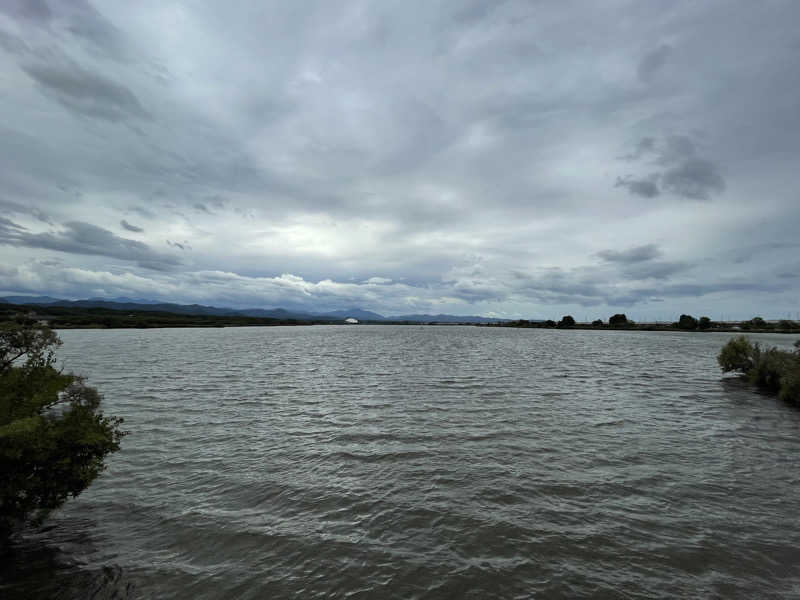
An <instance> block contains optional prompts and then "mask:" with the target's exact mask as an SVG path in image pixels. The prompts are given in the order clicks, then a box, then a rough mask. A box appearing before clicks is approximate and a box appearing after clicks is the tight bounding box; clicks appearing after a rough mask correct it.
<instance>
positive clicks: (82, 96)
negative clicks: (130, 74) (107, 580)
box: [22, 63, 150, 122]
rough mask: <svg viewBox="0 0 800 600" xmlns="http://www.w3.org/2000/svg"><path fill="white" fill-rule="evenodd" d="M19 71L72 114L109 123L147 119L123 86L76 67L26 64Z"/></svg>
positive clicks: (70, 65)
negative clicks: (21, 70) (23, 72)
mask: <svg viewBox="0 0 800 600" xmlns="http://www.w3.org/2000/svg"><path fill="white" fill-rule="evenodd" d="M22 69H23V70H24V71H25V72H26V73H27V74H28V75H29V76H30V77H31V78H32V79H33V80H34V81H36V82H37V83H38V84H39V85H40V86H42V88H43V90H44V91H45V92H46V93H47V94H49V95H52V96H53V97H54V98H55V99H56V100H57V101H58V102H59V103H60V104H61V105H62V106H64V107H65V108H67V109H68V110H70V111H72V112H74V113H77V114H80V115H83V116H87V117H92V118H97V119H104V120H107V121H112V122H118V121H125V120H127V119H130V118H137V119H148V118H150V116H149V114H148V113H147V111H146V110H145V109H144V107H143V106H142V105H141V104H140V102H139V100H138V98H137V97H136V96H135V95H134V94H133V92H131V91H130V90H129V89H128V88H126V87H125V86H124V85H122V84H119V83H117V82H115V81H112V80H111V79H108V78H107V77H105V76H103V75H100V74H98V73H93V72H90V71H87V70H85V69H83V68H81V67H80V66H78V65H77V64H74V63H73V64H69V63H65V64H62V65H59V66H55V65H48V64H43V63H28V64H23V65H22Z"/></svg>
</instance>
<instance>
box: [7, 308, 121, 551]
mask: <svg viewBox="0 0 800 600" xmlns="http://www.w3.org/2000/svg"><path fill="white" fill-rule="evenodd" d="M60 343H61V342H60V340H59V339H58V337H57V336H56V335H55V333H53V331H51V330H50V329H48V328H42V327H37V326H35V325H34V324H33V323H32V322H30V321H27V322H15V323H6V324H3V325H2V327H0V473H2V479H0V538H2V537H5V536H7V535H8V534H10V533H11V532H12V531H13V529H14V528H15V527H16V526H18V525H21V524H24V523H33V524H36V523H40V522H41V521H42V519H44V517H46V516H47V514H48V513H49V512H50V511H52V510H53V509H56V508H58V507H59V506H61V505H62V504H63V503H64V502H65V501H66V500H67V498H68V497H70V496H72V497H75V496H77V495H78V494H80V493H81V492H82V491H83V490H84V489H85V488H86V487H87V486H88V485H89V484H90V483H91V482H92V481H93V480H94V479H95V478H96V477H97V476H98V475H99V474H100V473H101V472H102V471H103V469H104V468H105V463H104V458H105V457H106V455H108V454H109V453H111V452H115V451H116V450H118V449H119V442H120V439H121V437H122V436H123V435H124V433H123V432H122V431H120V429H119V426H120V424H121V422H122V419H118V418H115V417H105V416H103V413H102V412H100V410H99V407H100V394H98V393H97V390H95V389H94V388H91V387H88V386H87V385H85V383H84V381H83V379H81V378H80V377H77V376H75V375H72V374H64V373H62V372H61V371H58V370H56V369H55V367H54V364H55V357H54V349H55V347H57V346H58V345H59V344H60ZM18 360H24V362H23V363H22V364H21V365H19V366H16V362H17V361H18Z"/></svg>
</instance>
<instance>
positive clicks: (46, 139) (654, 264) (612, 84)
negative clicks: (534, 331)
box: [0, 0, 800, 320]
mask: <svg viewBox="0 0 800 600" xmlns="http://www.w3.org/2000/svg"><path fill="white" fill-rule="evenodd" d="M798 23H800V3H798V2H794V1H787V2H779V1H774V2H732V1H725V2H715V1H711V0H704V1H703V2H696V1H690V2H666V1H653V2H641V1H638V0H637V1H631V2H623V1H611V0H609V1H604V2H588V1H586V2H566V1H563V0H559V1H557V2H556V1H553V2H533V1H525V2H500V1H492V2H489V1H486V2H484V1H481V2H475V1H452V2H436V1H426V2H415V1H412V2H409V1H407V0H406V1H403V2H394V1H383V0H381V1H377V0H376V1H372V2H350V1H341V2H306V1H298V2H285V1H282V2H261V1H259V2H237V1H231V0H226V1H225V2H217V1H212V0H208V1H205V2H202V1H199V0H195V1H185V2H171V1H169V0H154V1H150V0H137V1H136V2H130V1H119V2H113V1H105V0H103V1H101V0H93V1H91V2H90V1H89V0H2V1H0V108H1V110H0V120H1V121H0V180H1V181H2V186H0V292H3V293H8V294H20V293H26V294H48V295H53V296H58V297H66V298H86V297H98V296H99V297H118V296H126V297H133V298H149V299H158V300H167V301H175V302H198V303H203V304H213V305H218V306H237V307H278V306H281V307H294V308H297V307H309V308H314V309H346V308H350V307H361V308H364V309H369V310H374V311H377V312H380V313H382V314H387V315H392V314H405V313H419V312H429V313H450V314H482V315H489V316H505V317H523V318H559V317H560V316H562V315H564V314H572V315H574V316H575V317H576V318H577V319H579V320H582V319H583V318H585V317H589V318H591V319H594V318H597V317H601V318H604V319H606V318H607V317H608V315H609V314H613V313H614V312H625V313H627V314H628V316H631V317H634V318H639V319H646V318H647V319H652V318H657V319H670V320H674V319H677V316H678V315H679V314H680V313H681V312H690V313H692V314H695V315H698V316H699V315H701V314H703V315H709V316H710V317H712V318H713V319H717V318H721V317H727V318H749V317H752V316H754V315H755V314H760V315H763V316H765V317H768V318H769V317H776V318H785V317H786V316H787V314H791V315H792V317H793V318H794V317H795V316H797V315H798V314H800V235H799V234H798V231H800V210H798V209H800V185H799V184H800V68H798V64H800V63H799V62H798V61H799V60H800V28H798V26H797V24H798Z"/></svg>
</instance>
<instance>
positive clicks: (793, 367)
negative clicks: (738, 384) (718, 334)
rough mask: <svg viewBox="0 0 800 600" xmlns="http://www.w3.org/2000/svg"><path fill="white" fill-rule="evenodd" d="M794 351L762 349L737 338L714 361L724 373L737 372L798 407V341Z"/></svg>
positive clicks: (799, 355) (799, 379)
mask: <svg viewBox="0 0 800 600" xmlns="http://www.w3.org/2000/svg"><path fill="white" fill-rule="evenodd" d="M794 346H795V351H794V352H790V351H787V350H779V349H778V348H775V347H772V348H762V347H761V346H760V345H759V344H758V342H751V341H750V340H748V339H747V338H746V337H745V336H743V335H740V336H737V337H735V338H733V339H732V340H730V341H729V342H728V343H727V344H725V346H723V347H722V350H720V353H719V355H718V356H717V362H718V363H719V366H720V367H722V371H723V373H738V374H739V375H741V376H742V377H744V378H745V379H747V380H748V381H749V382H750V383H752V384H753V385H755V386H757V387H759V388H761V389H762V390H764V391H767V392H770V393H773V394H777V395H778V398H780V399H781V400H783V401H785V402H788V403H789V404H793V405H794V406H800V340H798V341H797V342H795V344H794Z"/></svg>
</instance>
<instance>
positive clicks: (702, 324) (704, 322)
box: [697, 317, 713, 329]
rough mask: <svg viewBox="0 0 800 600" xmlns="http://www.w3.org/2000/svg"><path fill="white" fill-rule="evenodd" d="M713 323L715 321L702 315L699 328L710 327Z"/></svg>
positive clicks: (698, 323)
mask: <svg viewBox="0 0 800 600" xmlns="http://www.w3.org/2000/svg"><path fill="white" fill-rule="evenodd" d="M712 325H713V323H712V322H711V319H709V318H708V317H700V320H699V321H698V322H697V328H698V329H710V328H711V326H712Z"/></svg>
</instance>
